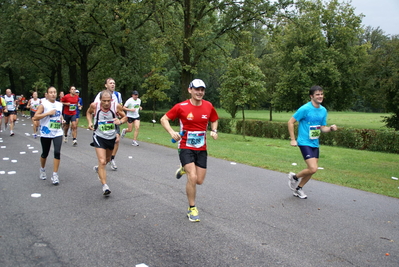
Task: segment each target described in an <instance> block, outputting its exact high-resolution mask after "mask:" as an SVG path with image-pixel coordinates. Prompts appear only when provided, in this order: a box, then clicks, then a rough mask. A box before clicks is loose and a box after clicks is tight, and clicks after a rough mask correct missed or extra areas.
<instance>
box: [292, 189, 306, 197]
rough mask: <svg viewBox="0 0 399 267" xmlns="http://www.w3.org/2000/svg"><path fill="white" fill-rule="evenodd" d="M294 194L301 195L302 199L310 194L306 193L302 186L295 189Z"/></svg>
mask: <svg viewBox="0 0 399 267" xmlns="http://www.w3.org/2000/svg"><path fill="white" fill-rule="evenodd" d="M294 196H296V197H299V198H301V199H306V198H308V196H307V195H306V194H305V192H303V189H302V188H299V189H298V190H295V191H294Z"/></svg>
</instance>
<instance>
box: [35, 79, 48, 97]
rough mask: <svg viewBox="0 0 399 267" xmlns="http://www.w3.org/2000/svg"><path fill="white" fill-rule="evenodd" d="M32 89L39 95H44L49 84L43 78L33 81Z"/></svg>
mask: <svg viewBox="0 0 399 267" xmlns="http://www.w3.org/2000/svg"><path fill="white" fill-rule="evenodd" d="M32 89H33V91H32V93H33V92H37V93H38V95H39V96H44V93H45V92H46V90H47V84H46V83H45V82H44V81H43V80H42V79H39V80H38V81H36V82H34V83H33V85H32Z"/></svg>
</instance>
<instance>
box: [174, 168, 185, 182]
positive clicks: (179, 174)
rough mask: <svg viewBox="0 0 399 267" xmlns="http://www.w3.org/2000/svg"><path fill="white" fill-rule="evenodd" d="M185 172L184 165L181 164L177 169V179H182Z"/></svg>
mask: <svg viewBox="0 0 399 267" xmlns="http://www.w3.org/2000/svg"><path fill="white" fill-rule="evenodd" d="M184 174H186V172H185V171H184V167H182V166H180V167H179V168H178V169H177V171H176V179H180V178H181V177H182V176H183V175H184Z"/></svg>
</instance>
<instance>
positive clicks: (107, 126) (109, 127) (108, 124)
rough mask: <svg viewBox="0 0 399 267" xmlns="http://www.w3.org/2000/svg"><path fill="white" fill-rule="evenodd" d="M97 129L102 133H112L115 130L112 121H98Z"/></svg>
mask: <svg viewBox="0 0 399 267" xmlns="http://www.w3.org/2000/svg"><path fill="white" fill-rule="evenodd" d="M98 128H99V129H100V131H102V132H108V131H113V130H115V124H114V121H99V122H98Z"/></svg>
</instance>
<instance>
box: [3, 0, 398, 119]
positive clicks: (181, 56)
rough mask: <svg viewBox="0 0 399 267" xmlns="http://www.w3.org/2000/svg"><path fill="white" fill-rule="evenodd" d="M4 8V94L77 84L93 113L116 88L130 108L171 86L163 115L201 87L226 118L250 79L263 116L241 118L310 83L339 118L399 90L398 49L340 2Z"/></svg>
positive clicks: (88, 0)
mask: <svg viewBox="0 0 399 267" xmlns="http://www.w3.org/2000/svg"><path fill="white" fill-rule="evenodd" d="M0 7H1V11H0V23H1V25H2V27H1V28H0V44H1V45H0V90H1V91H0V94H1V93H4V89H6V88H11V89H12V90H13V92H14V93H16V94H21V93H23V94H25V95H29V94H30V93H31V92H32V91H33V90H36V88H42V87H43V86H44V85H46V86H50V85H51V86H55V87H56V88H57V89H58V90H59V91H61V90H63V91H66V90H67V88H68V87H69V86H71V85H74V86H76V87H77V88H79V89H80V90H81V97H82V98H83V101H84V102H85V103H88V102H90V101H91V100H92V98H93V96H94V95H95V94H96V93H97V92H98V91H100V90H102V89H103V82H104V80H105V78H107V77H112V78H114V79H115V80H116V83H117V88H116V89H117V90H118V91H120V92H121V93H122V95H123V97H124V99H126V98H127V97H130V95H129V93H130V91H131V88H133V87H134V88H140V91H141V95H145V93H147V91H148V90H151V88H155V87H153V85H154V84H159V83H165V84H166V85H167V86H165V88H169V89H168V90H169V91H168V99H169V100H167V101H161V103H160V104H161V106H159V107H160V108H162V105H164V106H163V107H166V106H171V105H173V104H174V103H176V102H178V101H181V100H183V99H185V98H186V97H187V93H186V92H187V86H188V84H189V83H190V81H191V80H192V79H194V78H201V79H203V80H204V81H205V82H206V84H207V95H206V97H208V98H209V99H211V100H212V102H213V103H214V105H215V106H217V107H219V106H221V105H224V106H226V105H227V103H229V101H230V100H228V99H227V97H228V95H229V94H220V92H224V91H225V89H226V88H229V87H232V85H231V84H230V85H228V84H227V83H226V81H227V80H234V81H236V83H237V84H236V87H237V88H238V87H242V85H241V84H240V82H241V81H242V80H245V81H246V83H248V84H250V85H251V86H252V85H253V84H257V85H256V86H254V88H255V87H258V90H259V88H262V90H259V92H257V91H256V90H255V91H253V92H252V93H253V94H255V93H256V94H258V93H262V97H259V96H256V101H255V102H256V103H257V105H256V107H254V106H251V105H248V104H243V103H235V104H234V105H235V106H236V107H237V106H240V107H244V106H245V108H258V107H266V106H267V107H268V108H270V110H272V108H273V109H274V110H276V111H283V110H287V111H288V110H290V111H291V110H295V109H296V108H298V107H299V106H300V105H301V104H303V103H304V102H305V101H307V99H308V97H307V90H308V89H309V87H311V86H312V85H314V84H318V85H321V86H322V87H323V88H324V89H325V91H326V98H325V105H326V106H327V108H329V109H333V110H346V109H350V108H352V107H354V106H355V105H369V106H370V107H371V106H373V105H374V104H375V103H378V101H379V98H378V96H377V94H376V93H375V92H376V91H378V92H379V93H382V94H384V98H385V99H396V98H395V94H396V92H397V90H398V89H397V84H396V83H395V79H396V78H395V77H396V76H395V71H396V67H397V66H396V65H395V64H394V60H392V59H393V58H394V52H393V51H394V50H395V48H394V47H395V38H393V37H392V38H389V36H386V35H384V33H383V31H382V30H381V29H379V28H377V29H372V28H370V27H365V26H363V25H362V16H356V15H355V14H354V8H353V7H352V6H351V4H350V3H345V2H344V3H341V2H340V1H338V0H330V1H322V0H298V1H295V2H294V1H293V0H279V1H268V0H250V1H247V0H239V1H230V0H228V1H205V0H196V1H194V0H181V1H176V0H144V1H125V0H84V1H73V0H60V1H35V0H24V1H22V0H13V1H8V0H7V1H1V3H0ZM243 43H245V47H243V46H242V44H243ZM154 44H158V45H154ZM154 55H155V56H154ZM157 58H162V62H161V63H159V62H158V63H157V62H156V61H157V60H156V59H157ZM255 58H256V60H255ZM383 59H385V60H386V61H385V62H382V60H383ZM390 60H391V61H390ZM388 62H391V63H388ZM396 62H397V61H396ZM155 66H156V71H155V69H154V68H155ZM374 66H381V68H383V69H384V73H382V70H381V69H378V68H377V67H374ZM255 70H256V71H255ZM259 71H261V73H263V75H260V73H259ZM149 73H152V74H154V75H155V74H156V75H155V76H153V77H152V78H150V77H151V76H149V75H148V74H149ZM255 73H256V74H255ZM234 75H237V76H236V77H233V76H234ZM384 75H385V76H384ZM226 77H230V79H226ZM239 77H242V79H241V78H239ZM388 77H389V78H388ZM155 78H156V79H155ZM151 84H153V85H151ZM142 85H144V86H142ZM374 86H376V89H375V90H372V88H373V87H374ZM244 87H245V86H244ZM157 88H160V87H159V86H157ZM219 88H220V89H221V90H219ZM245 88H249V87H248V86H247V87H245ZM157 90H158V89H157ZM263 90H265V91H264V92H263ZM148 93H150V92H148ZM364 94H367V96H365V95H364ZM148 96H149V94H148ZM360 100H361V101H360ZM384 101H385V100H384ZM233 102H237V101H236V100H234V101H233ZM233 102H230V103H233ZM255 102H253V103H255ZM355 102H356V103H355ZM392 102H393V104H392V105H395V104H394V101H392ZM359 103H360V104H359ZM147 104H148V105H150V102H147ZM151 104H152V102H151ZM234 105H233V106H230V107H234ZM85 106H86V107H87V105H85ZM381 106H382V105H381V103H380V107H381ZM384 107H386V110H387V111H389V112H393V113H394V114H396V110H395V109H394V108H393V107H390V106H389V104H388V103H387V104H386V105H385V106H384ZM233 114H235V113H234V112H233V113H232V115H233ZM270 118H272V117H271V116H270ZM389 125H390V126H392V123H390V124H389Z"/></svg>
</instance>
